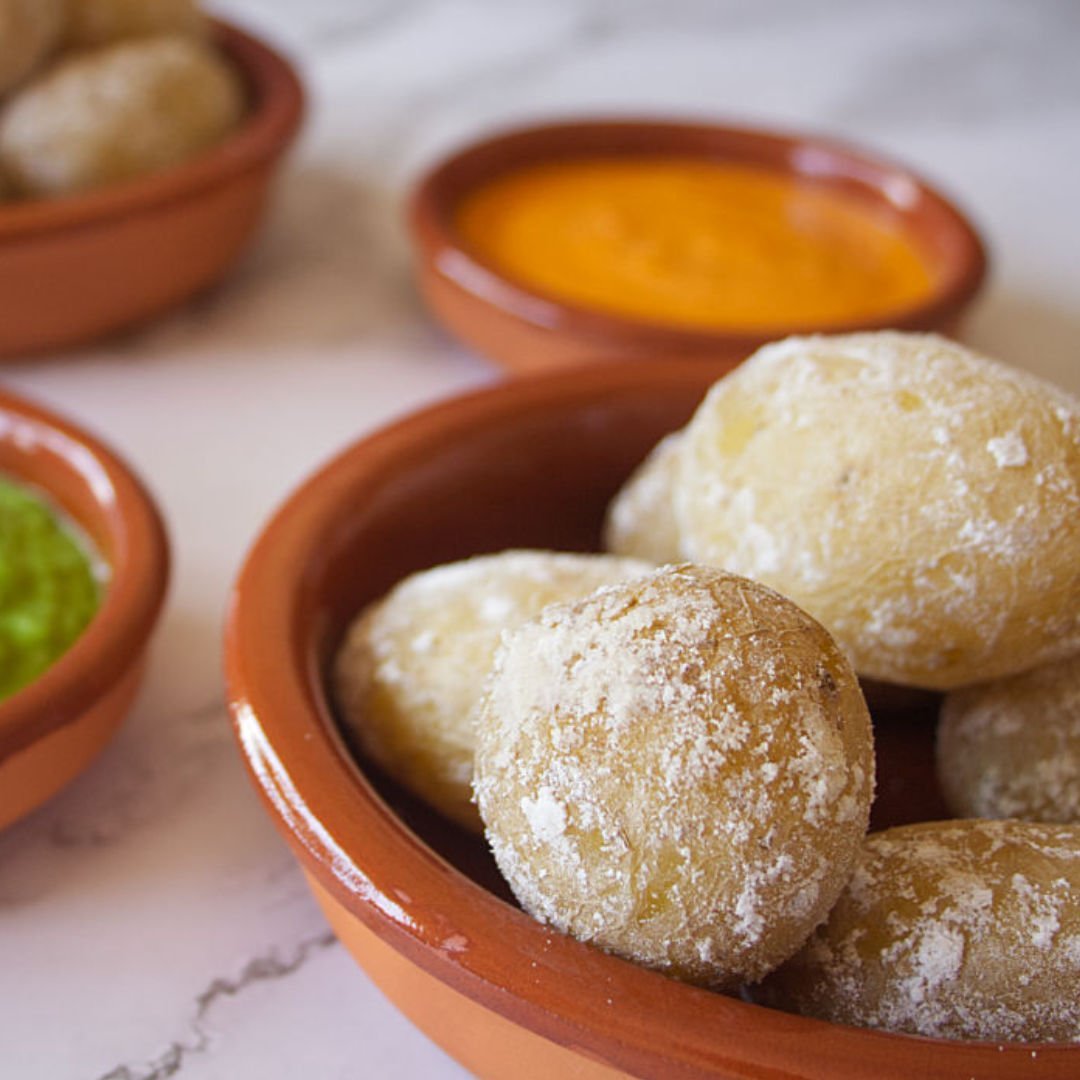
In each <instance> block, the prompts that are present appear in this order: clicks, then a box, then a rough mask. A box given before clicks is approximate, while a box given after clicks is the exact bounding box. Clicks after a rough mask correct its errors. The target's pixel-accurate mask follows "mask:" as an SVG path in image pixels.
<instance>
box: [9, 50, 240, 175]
mask: <svg viewBox="0 0 1080 1080" xmlns="http://www.w3.org/2000/svg"><path fill="white" fill-rule="evenodd" d="M243 111H244V91H243V88H242V86H241V84H240V80H239V77H238V75H237V74H236V72H235V71H234V70H233V69H232V67H231V66H230V65H229V64H228V63H227V62H226V61H225V60H224V59H222V58H221V57H220V56H219V55H218V54H217V52H216V51H215V50H214V49H213V48H211V47H210V46H209V45H205V44H203V43H201V42H198V41H193V40H189V39H187V38H182V37H154V38H144V39H140V40H137V41H126V42H121V43H120V44H117V45H112V46H109V47H107V48H103V49H97V50H92V51H89V52H86V53H79V54H75V55H72V56H70V57H68V58H67V59H64V60H62V61H61V62H59V63H57V64H56V65H55V66H54V67H53V68H51V69H50V70H49V71H48V72H46V74H44V75H43V76H41V77H40V78H39V79H36V80H34V81H32V82H31V83H29V84H27V85H26V86H25V87H24V88H23V89H22V90H20V91H19V93H18V94H16V95H15V96H14V97H13V98H12V99H11V100H10V101H9V102H8V103H7V105H6V106H5V108H4V110H3V112H2V113H0V168H2V170H3V171H4V173H5V174H6V176H7V177H8V179H9V181H10V183H11V185H12V187H13V188H14V189H15V191H16V192H17V193H19V194H21V195H24V196H55V195H67V194H73V193H76V192H81V191H87V190H90V189H93V188H97V187H101V186H105V185H107V184H111V183H115V182H117V181H121V180H128V179H131V178H133V177H136V176H141V175H143V174H145V173H149V172H155V171H157V170H161V169H164V168H167V167H169V166H172V165H177V164H179V163H180V162H183V161H186V160H187V159H188V158H190V157H192V156H194V155H195V154H197V153H199V152H200V151H202V150H205V149H207V148H209V147H211V146H213V145H214V144H215V143H217V142H219V141H220V140H221V139H222V138H223V137H224V136H225V135H226V134H227V133H228V132H230V131H231V130H232V129H233V128H235V127H236V125H237V124H238V123H239V121H240V118H241V116H242V114H243Z"/></svg>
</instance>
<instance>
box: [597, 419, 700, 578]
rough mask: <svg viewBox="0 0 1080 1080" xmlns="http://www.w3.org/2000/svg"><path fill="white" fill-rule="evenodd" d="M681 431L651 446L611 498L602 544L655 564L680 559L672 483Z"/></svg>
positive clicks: (613, 550) (620, 552)
mask: <svg viewBox="0 0 1080 1080" xmlns="http://www.w3.org/2000/svg"><path fill="white" fill-rule="evenodd" d="M681 443H682V433H681V432H673V433H672V434H671V435H668V436H667V437H666V438H664V439H661V440H660V442H658V443H657V444H656V446H654V447H653V449H652V452H651V453H650V454H649V456H648V457H647V458H646V459H645V460H644V461H643V462H642V463H641V464H640V465H639V466H638V467H637V469H635V470H634V472H633V473H632V474H631V476H630V478H629V479H628V480H627V481H626V483H625V484H623V486H622V488H621V489H620V490H619V492H618V493H617V494H616V496H615V498H614V499H612V501H611V504H610V505H609V506H608V510H607V516H606V518H605V520H604V547H605V548H606V549H607V550H608V551H611V552H614V553H615V554H616V555H629V556H632V557H633V558H637V559H647V560H649V561H650V562H654V563H657V564H662V563H675V562H681V561H682V558H683V556H682V546H681V544H680V541H679V526H678V523H677V522H676V520H675V509H674V507H673V506H672V502H671V500H672V495H671V485H672V483H673V481H674V479H675V470H676V457H677V455H678V452H679V446H680V445H681Z"/></svg>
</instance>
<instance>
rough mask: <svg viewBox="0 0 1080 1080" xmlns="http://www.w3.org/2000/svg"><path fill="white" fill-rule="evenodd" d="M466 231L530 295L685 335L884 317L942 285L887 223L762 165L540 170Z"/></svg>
mask: <svg viewBox="0 0 1080 1080" xmlns="http://www.w3.org/2000/svg"><path fill="white" fill-rule="evenodd" d="M456 225H457V228H458V231H459V233H460V235H461V236H462V238H463V239H464V241H465V243H466V244H467V245H468V246H469V248H471V249H472V251H473V252H474V253H475V255H476V256H477V257H479V258H480V259H482V260H483V261H485V262H487V263H488V264H490V265H492V266H493V267H495V268H496V269H498V270H499V271H500V272H501V273H504V274H505V275H507V276H508V277H509V278H511V279H513V280H516V281H517V282H519V283H520V284H521V285H524V286H526V287H527V288H530V289H533V290H536V291H538V292H541V293H545V294H547V295H549V296H551V297H554V298H557V299H559V300H562V301H566V302H569V303H572V304H574V305H576V306H578V307H585V308H592V309H594V310H597V311H602V312H606V313H610V314H615V315H621V316H628V317H631V318H636V319H639V320H645V321H648V322H654V323H663V324H669V325H672V326H676V327H681V328H684V329H699V330H735V331H740V330H741V331H770V330H775V329H783V328H785V327H793V326H799V327H807V328H812V327H815V326H826V325H829V324H834V323H841V322H848V321H852V320H859V319H869V318H879V317H882V316H887V315H888V314H889V313H890V312H892V311H896V310H900V309H902V308H904V307H905V306H907V305H908V304H910V303H912V302H917V301H919V300H920V299H922V298H924V297H925V296H926V295H927V294H928V293H929V291H930V288H931V284H932V282H931V276H930V272H929V270H928V268H927V265H926V263H925V262H924V260H923V258H922V256H921V255H920V253H919V251H918V249H917V248H916V246H915V244H914V243H913V242H912V240H911V238H910V237H909V236H908V235H907V234H905V232H904V231H903V230H902V229H901V228H900V227H899V225H898V224H897V223H896V222H895V221H892V220H890V219H889V218H888V217H887V216H885V214H883V213H878V212H875V211H874V210H873V209H871V208H869V207H868V206H865V205H863V204H862V203H861V202H859V201H856V200H855V199H853V198H849V197H847V196H844V195H841V194H838V193H837V192H836V191H834V190H829V189H827V188H825V187H822V186H820V185H815V184H813V183H811V182H809V181H800V180H798V179H797V178H792V177H790V176H787V175H785V174H782V173H779V172H774V171H770V170H768V169H766V168H762V167H758V166H749V165H738V164H728V163H721V162H709V161H702V160H695V159H689V158H686V159H680V158H652V157H640V158H637V157H635V158H583V159H580V160H567V161H562V162H554V163H551V164H542V165H534V166H530V167H528V168H524V169H521V170H519V171H516V172H510V173H506V174H504V175H501V176H497V177H495V178H494V179H492V180H490V181H489V182H488V183H486V184H482V185H480V186H479V187H477V188H476V189H475V190H474V191H472V192H471V193H469V194H468V195H467V196H465V198H464V199H463V200H462V202H461V204H460V206H459V207H458V211H457V218H456Z"/></svg>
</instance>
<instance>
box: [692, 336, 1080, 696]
mask: <svg viewBox="0 0 1080 1080" xmlns="http://www.w3.org/2000/svg"><path fill="white" fill-rule="evenodd" d="M678 465H679V471H678V475H677V477H676V481H675V484H674V504H675V515H676V519H677V522H678V530H679V536H680V541H681V544H682V549H683V551H684V553H685V555H686V557H688V558H691V559H693V560H695V561H698V562H705V563H715V564H716V565H721V566H724V567H726V568H727V569H730V570H732V571H734V572H736V573H740V574H744V575H746V576H747V577H752V578H755V579H758V580H760V581H763V582H765V583H766V584H768V585H771V586H772V587H773V588H775V589H777V590H778V591H780V592H782V593H783V594H784V595H786V596H790V597H791V598H792V599H793V600H794V601H795V602H796V603H798V604H799V605H800V606H802V607H804V608H805V609H806V610H807V611H809V612H810V613H811V614H812V615H814V616H815V617H816V618H818V619H820V620H821V622H822V623H823V624H824V625H825V626H826V627H827V628H828V629H829V630H830V631H831V632H832V633H833V635H834V636H835V637H836V639H837V640H838V641H839V642H840V643H841V645H842V646H844V648H845V649H847V651H848V653H849V655H850V656H851V657H852V660H853V662H854V664H855V667H856V670H857V671H859V673H860V674H861V675H865V676H868V677H871V678H875V679H879V680H881V681H884V682H892V683H900V684H904V685H913V686H920V687H924V688H927V689H936V690H947V689H951V688H954V687H957V686H962V685H966V684H969V683H972V682H979V681H983V680H986V679H990V678H997V677H1001V676H1004V675H1008V674H1013V673H1016V672H1019V671H1022V670H1025V669H1027V668H1030V667H1033V666H1035V665H1036V664H1039V663H1044V662H1049V661H1052V660H1054V659H1058V658H1060V657H1063V656H1065V655H1067V654H1069V653H1070V652H1076V651H1080V533H1078V523H1080V402H1077V400H1076V399H1075V398H1073V397H1071V396H1069V395H1067V394H1065V393H1064V392H1063V391H1060V390H1058V389H1057V388H1055V387H1053V386H1051V385H1050V384H1048V383H1045V382H1042V381H1041V380H1038V379H1036V378H1035V377H1034V376H1032V375H1029V374H1027V373H1024V372H1021V371H1019V370H1016V369H1012V368H1008V367H1006V366H1005V365H1003V364H999V363H996V362H995V361H992V360H988V359H986V358H985V357H981V356H979V355H977V354H975V353H973V352H971V351H970V350H967V349H965V348H963V347H962V346H959V345H956V344H954V343H951V342H948V341H946V340H945V339H943V338H939V337H935V336H933V335H918V334H900V333H892V332H883V333H876V334H854V335H847V336H838V337H809V338H792V339H788V340H787V341H783V342H779V343H776V344H773V345H769V346H766V347H765V348H763V349H761V350H759V351H758V352H757V353H756V354H755V355H754V356H752V357H751V358H750V359H748V360H747V361H746V362H745V363H744V364H742V365H741V366H740V367H738V368H736V369H735V370H734V371H733V372H732V373H731V374H729V375H727V376H726V377H724V378H723V379H721V380H720V381H719V382H718V383H716V384H715V386H714V387H713V388H712V390H711V391H710V392H709V394H708V396H707V397H706V399H705V401H704V402H703V403H702V405H701V407H700V408H699V409H698V411H697V413H696V414H695V416H694V418H693V419H692V421H691V422H690V424H689V425H688V427H687V429H686V437H685V440H684V443H683V447H682V450H681V451H680V453H679V455H678Z"/></svg>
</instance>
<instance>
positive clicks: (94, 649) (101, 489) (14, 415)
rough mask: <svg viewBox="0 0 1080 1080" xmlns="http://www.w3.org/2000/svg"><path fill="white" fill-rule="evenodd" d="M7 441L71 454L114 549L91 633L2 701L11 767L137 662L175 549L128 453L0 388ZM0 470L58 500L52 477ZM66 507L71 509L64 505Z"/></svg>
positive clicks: (0, 717) (2, 750) (0, 727)
mask: <svg viewBox="0 0 1080 1080" xmlns="http://www.w3.org/2000/svg"><path fill="white" fill-rule="evenodd" d="M0 440H2V441H3V442H4V443H6V444H8V445H9V446H14V447H15V449H16V451H17V452H19V451H20V450H22V451H23V452H22V456H23V457H25V458H26V459H30V458H32V457H33V455H34V453H35V449H36V448H39V447H44V449H45V451H46V452H47V453H49V454H50V455H54V456H56V457H60V458H63V459H64V467H65V471H66V472H67V473H68V475H69V476H71V477H73V478H74V477H78V484H79V485H80V486H81V487H83V488H84V490H85V492H87V493H88V494H89V495H90V497H91V500H92V501H93V503H94V504H95V506H96V508H97V511H98V513H99V515H100V521H101V522H102V523H103V526H104V531H105V532H107V533H108V537H109V546H110V547H111V549H112V551H111V554H107V553H106V552H104V551H102V552H101V555H102V557H103V558H104V559H105V561H106V563H107V564H108V566H109V568H110V572H109V579H108V583H107V586H106V589H105V591H104V593H103V595H102V599H101V604H100V606H99V608H98V610H97V611H96V612H95V614H94V616H93V618H92V619H91V620H90V622H89V624H88V625H87V627H86V629H85V630H84V631H83V632H82V634H81V635H80V636H79V637H78V638H77V639H76V640H75V642H74V643H73V644H72V646H71V647H70V648H69V649H68V650H67V652H65V653H64V654H63V655H62V656H61V657H60V658H59V659H58V660H56V662H55V663H53V664H52V665H51V666H50V667H48V668H47V669H46V670H45V671H44V672H42V674H41V675H39V676H38V677H37V678H36V679H34V681H33V682H31V683H29V684H27V685H26V686H24V687H23V688H22V689H21V690H18V691H16V692H15V693H14V694H12V695H11V696H10V697H8V698H5V699H4V700H3V701H0V763H3V761H5V760H6V759H7V758H9V757H11V756H13V755H14V754H17V753H19V752H20V751H22V750H25V749H27V748H28V747H29V746H31V745H33V743H35V742H37V741H38V740H39V739H42V738H44V737H45V736H47V735H50V734H52V733H53V732H56V731H58V730H60V729H61V728H64V727H66V726H67V725H69V724H73V723H75V722H77V721H78V720H79V718H80V717H81V716H82V715H84V714H85V713H86V712H87V711H88V710H89V709H91V708H92V707H93V706H94V705H95V704H96V703H97V702H98V701H100V700H101V699H102V698H103V697H105V695H106V694H108V693H109V691H110V690H112V689H113V687H115V686H116V685H117V684H118V683H119V682H120V681H121V680H122V679H123V678H124V677H125V676H126V675H127V674H128V672H130V671H131V668H132V666H133V665H134V664H136V663H138V662H139V660H140V658H141V657H142V654H143V651H144V647H145V645H146V644H147V642H148V640H149V638H150V634H151V632H152V631H153V629H154V626H155V624H156V623H157V619H158V616H159V615H160V613H161V609H162V606H163V604H164V600H165V593H166V589H167V586H168V579H169V568H170V552H169V542H168V537H167V534H166V531H165V526H164V523H163V521H162V518H161V514H160V512H159V511H158V509H157V506H156V504H155V502H154V500H153V497H152V496H151V495H150V493H149V491H148V490H147V489H146V488H145V487H144V486H143V483H142V481H141V480H140V479H139V478H138V477H137V476H136V474H135V473H134V472H133V471H132V469H131V467H130V466H129V465H128V464H127V463H126V462H125V461H124V460H123V458H121V457H120V456H119V455H118V454H117V453H116V452H115V451H113V450H112V449H110V448H109V447H108V446H107V445H106V444H105V443H103V442H102V441H101V440H99V439H98V438H97V437H95V436H93V435H90V434H89V433H88V432H86V431H84V430H83V429H82V428H80V427H78V426H77V425H76V424H75V423H73V422H72V421H70V420H67V419H65V418H63V417H61V416H59V415H57V414H56V413H54V412H52V411H50V410H48V409H46V408H44V407H43V406H41V405H38V404H36V403H34V402H31V401H28V400H26V399H25V398H22V397H19V396H18V395H16V394H12V393H10V392H9V391H7V390H4V389H0ZM25 447H28V448H29V449H24V448H25ZM0 473H2V474H3V475H6V476H10V477H12V478H13V479H14V480H15V482H16V483H27V484H29V486H30V488H31V490H34V489H37V490H39V491H42V492H43V493H44V494H45V496H46V497H49V498H54V499H56V501H57V502H60V500H59V498H58V496H56V495H55V494H54V492H53V491H52V490H50V487H49V486H48V484H47V483H45V484H43V483H40V482H38V481H36V480H34V479H29V478H26V477H24V476H23V475H22V474H21V473H20V472H19V470H18V467H17V466H15V467H13V468H3V469H0ZM61 507H62V509H64V510H65V512H70V511H67V509H66V507H63V505H62V502H61ZM72 516H73V517H74V515H72ZM76 520H77V519H76ZM81 524H82V523H80V525H81Z"/></svg>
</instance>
